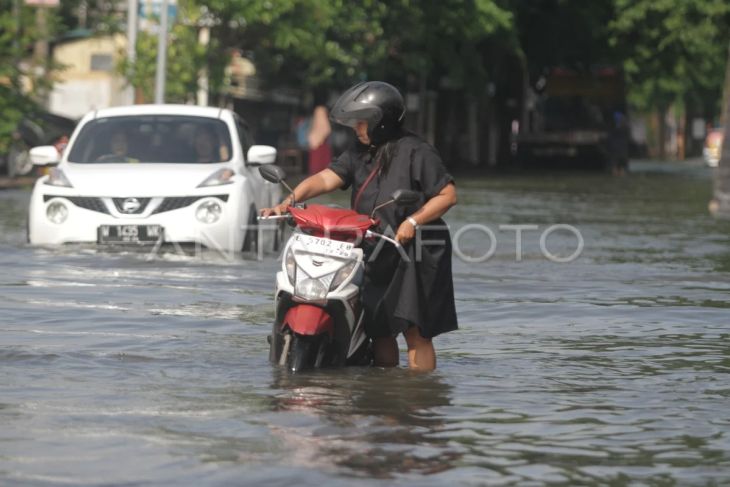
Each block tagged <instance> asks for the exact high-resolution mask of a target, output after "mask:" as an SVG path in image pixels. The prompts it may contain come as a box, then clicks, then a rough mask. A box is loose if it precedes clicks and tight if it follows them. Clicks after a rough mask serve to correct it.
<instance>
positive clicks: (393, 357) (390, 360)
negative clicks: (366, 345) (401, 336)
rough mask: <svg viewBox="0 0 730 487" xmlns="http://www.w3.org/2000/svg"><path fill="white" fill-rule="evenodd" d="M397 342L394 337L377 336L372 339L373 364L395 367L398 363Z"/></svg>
mask: <svg viewBox="0 0 730 487" xmlns="http://www.w3.org/2000/svg"><path fill="white" fill-rule="evenodd" d="M398 355H400V352H399V350H398V342H397V341H396V339H395V337H379V338H374V339H373V364H374V365H376V366H378V367H395V366H396V365H398V358H399V357H398Z"/></svg>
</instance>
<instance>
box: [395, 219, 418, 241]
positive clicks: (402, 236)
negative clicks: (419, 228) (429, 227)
mask: <svg viewBox="0 0 730 487" xmlns="http://www.w3.org/2000/svg"><path fill="white" fill-rule="evenodd" d="M415 236H416V227H414V226H413V224H412V223H411V222H409V221H408V220H405V221H404V222H403V223H401V224H400V226H399V227H398V231H397V232H396V234H395V239H396V240H397V241H398V243H400V244H401V245H406V244H407V243H408V242H410V241H411V240H413V237H415Z"/></svg>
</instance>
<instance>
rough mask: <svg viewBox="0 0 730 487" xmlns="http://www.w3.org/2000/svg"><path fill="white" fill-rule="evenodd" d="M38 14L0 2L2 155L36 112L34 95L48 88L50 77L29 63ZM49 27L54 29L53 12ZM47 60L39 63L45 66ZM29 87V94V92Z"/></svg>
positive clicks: (9, 1)
mask: <svg viewBox="0 0 730 487" xmlns="http://www.w3.org/2000/svg"><path fill="white" fill-rule="evenodd" d="M34 14H35V12H34V10H33V9H31V8H28V7H25V6H23V5H21V3H20V2H19V1H15V0H2V1H0V113H2V115H3V116H2V117H1V118H0V155H4V154H5V153H6V151H7V150H8V147H9V145H10V143H11V142H12V134H13V132H14V131H15V129H16V127H17V126H18V122H19V121H20V120H21V119H22V118H23V116H24V115H25V114H27V113H29V112H32V111H34V110H35V109H36V108H37V104H36V102H35V100H34V99H33V95H34V94H35V93H37V92H38V91H39V90H42V89H47V88H48V87H49V81H48V80H49V79H50V77H48V76H43V73H42V72H41V71H37V70H35V69H34V68H35V67H36V66H34V65H33V64H32V63H29V62H28V58H29V54H30V53H31V52H32V51H31V50H32V46H33V42H34V41H35V40H37V39H38V37H39V35H40V33H39V32H37V30H36V24H35V16H34ZM48 20H49V24H50V26H51V27H53V26H54V25H55V22H54V20H55V19H54V16H53V12H52V11H51V12H50V19H48ZM46 61H47V60H40V62H42V63H44V64H45V63H46ZM28 87H30V91H28V90H27V88H28Z"/></svg>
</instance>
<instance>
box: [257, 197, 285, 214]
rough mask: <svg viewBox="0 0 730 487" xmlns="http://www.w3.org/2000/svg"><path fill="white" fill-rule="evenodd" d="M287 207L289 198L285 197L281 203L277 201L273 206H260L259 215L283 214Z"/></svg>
mask: <svg viewBox="0 0 730 487" xmlns="http://www.w3.org/2000/svg"><path fill="white" fill-rule="evenodd" d="M288 207H289V199H286V200H285V201H283V202H282V203H279V204H278V205H276V206H275V207H273V208H262V209H261V216H263V217H267V216H271V215H283V214H284V213H286V209H287V208H288Z"/></svg>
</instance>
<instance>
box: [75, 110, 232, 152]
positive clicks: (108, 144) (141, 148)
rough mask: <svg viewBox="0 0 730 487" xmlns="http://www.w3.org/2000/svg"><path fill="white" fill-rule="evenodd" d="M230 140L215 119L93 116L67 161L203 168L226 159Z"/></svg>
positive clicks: (222, 125) (223, 128) (76, 141)
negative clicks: (184, 164) (203, 165)
mask: <svg viewBox="0 0 730 487" xmlns="http://www.w3.org/2000/svg"><path fill="white" fill-rule="evenodd" d="M231 155H232V153H231V138H230V135H229V132H228V127H227V125H226V124H225V123H224V122H222V121H221V120H217V119H214V118H206V117H189V116H180V115H146V116H145V115H135V116H126V117H107V118H98V119H95V120H92V121H90V122H88V123H87V124H85V125H84V126H83V128H82V129H81V132H80V133H79V135H78V137H76V140H75V141H74V143H73V147H71V151H70V152H69V155H68V160H69V161H70V162H78V163H82V164H90V163H120V162H137V163H190V164H206V163H216V162H225V161H229V160H230V159H231Z"/></svg>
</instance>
